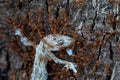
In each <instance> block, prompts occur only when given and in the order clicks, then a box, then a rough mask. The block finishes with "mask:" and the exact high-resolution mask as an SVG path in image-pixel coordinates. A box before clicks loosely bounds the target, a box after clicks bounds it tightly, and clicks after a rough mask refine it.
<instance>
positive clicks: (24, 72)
mask: <svg viewBox="0 0 120 80" xmlns="http://www.w3.org/2000/svg"><path fill="white" fill-rule="evenodd" d="M119 6H120V1H119V0H84V1H83V0H0V80H29V79H30V75H31V70H32V67H33V61H34V53H35V50H34V48H33V47H26V46H24V45H23V44H22V43H21V41H20V37H19V36H15V32H14V31H15V28H20V29H21V30H22V32H23V34H24V36H26V37H28V38H29V39H30V40H31V41H33V42H34V43H35V44H38V43H39V41H40V39H41V38H42V37H44V36H45V35H48V34H50V33H54V34H55V33H56V32H57V33H61V34H66V35H69V36H72V37H74V38H75V39H76V43H75V44H74V47H73V52H74V55H72V57H69V56H68V55H67V54H66V52H65V51H64V50H63V51H60V52H55V55H56V56H57V57H59V58H61V59H65V60H67V61H71V62H74V63H76V64H77V71H78V73H76V74H74V73H73V72H72V71H71V70H69V71H65V70H66V69H64V68H63V66H61V65H58V64H55V63H54V62H52V61H49V63H48V65H47V70H48V72H49V77H48V80H119V79H120V77H119V75H118V73H119V72H120V70H119V67H120V64H119V63H120V8H119Z"/></svg>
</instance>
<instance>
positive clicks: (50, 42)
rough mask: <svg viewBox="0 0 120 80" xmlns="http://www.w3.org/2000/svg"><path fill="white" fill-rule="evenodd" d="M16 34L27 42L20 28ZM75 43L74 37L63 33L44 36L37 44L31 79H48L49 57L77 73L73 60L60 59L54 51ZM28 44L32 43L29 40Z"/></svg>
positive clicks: (23, 41)
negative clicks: (47, 66)
mask: <svg viewBox="0 0 120 80" xmlns="http://www.w3.org/2000/svg"><path fill="white" fill-rule="evenodd" d="M15 34H16V35H19V36H20V37H21V41H22V43H23V44H26V43H27V38H26V37H23V36H22V35H21V32H20V30H19V29H17V30H16V33H15ZM22 38H23V40H22ZM74 43H75V39H74V38H71V37H69V36H66V35H62V34H49V35H47V36H45V37H43V39H42V40H41V41H40V42H39V44H38V45H36V46H35V58H34V64H33V70H32V73H31V78H30V80H47V78H48V72H47V70H46V65H47V62H48V59H47V58H50V59H52V60H53V61H54V62H55V63H60V64H64V65H65V67H66V68H67V69H71V70H73V72H74V73H77V70H76V68H75V65H74V64H73V63H72V62H69V61H65V60H62V59H59V58H57V57H56V56H55V55H54V54H53V53H52V51H60V50H61V49H64V48H67V47H69V46H71V45H73V44H74ZM27 44H29V45H30V44H31V43H29V42H28V43H27ZM31 45H32V44H31Z"/></svg>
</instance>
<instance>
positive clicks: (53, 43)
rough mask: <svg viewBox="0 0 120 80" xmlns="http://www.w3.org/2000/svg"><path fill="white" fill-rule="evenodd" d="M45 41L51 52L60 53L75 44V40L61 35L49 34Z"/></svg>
mask: <svg viewBox="0 0 120 80" xmlns="http://www.w3.org/2000/svg"><path fill="white" fill-rule="evenodd" d="M43 41H44V42H45V44H46V45H47V46H48V47H49V49H50V50H51V51H59V50H61V49H64V48H66V47H69V46H70V45H72V44H74V42H75V40H74V39H73V38H71V37H69V36H66V35H61V34H49V35H47V36H46V37H44V38H43Z"/></svg>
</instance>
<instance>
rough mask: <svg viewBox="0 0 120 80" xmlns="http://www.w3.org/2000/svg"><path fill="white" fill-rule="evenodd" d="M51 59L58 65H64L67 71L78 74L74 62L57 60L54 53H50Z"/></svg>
mask: <svg viewBox="0 0 120 80" xmlns="http://www.w3.org/2000/svg"><path fill="white" fill-rule="evenodd" d="M48 55H49V57H50V58H51V59H53V60H54V61H55V62H56V63H60V64H64V65H65V67H66V68H67V69H71V70H73V72H74V73H77V70H76V68H75V65H74V64H73V63H72V62H69V61H65V60H61V59H59V58H57V57H56V56H55V55H54V54H53V53H52V52H49V54H48Z"/></svg>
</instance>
